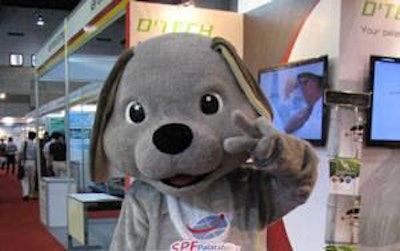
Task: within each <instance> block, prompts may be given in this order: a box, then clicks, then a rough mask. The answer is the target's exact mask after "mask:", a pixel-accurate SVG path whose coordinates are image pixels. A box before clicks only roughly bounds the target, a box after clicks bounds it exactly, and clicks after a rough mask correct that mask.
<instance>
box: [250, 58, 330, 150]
mask: <svg viewBox="0 0 400 251" xmlns="http://www.w3.org/2000/svg"><path fill="white" fill-rule="evenodd" d="M258 78H259V79H258V80H259V83H260V87H261V89H262V92H263V93H264V95H265V96H266V97H267V98H268V100H269V102H270V104H271V107H272V110H273V112H274V120H273V124H274V126H275V127H276V128H277V129H278V130H280V131H282V132H285V133H288V134H292V135H294V136H296V137H298V138H302V139H305V140H308V141H310V142H311V143H312V144H314V145H318V146H322V145H325V142H326V135H327V119H328V118H327V109H325V107H324V102H323V98H324V95H323V94H324V89H325V88H327V86H328V81H327V80H328V56H321V57H318V58H311V59H306V60H302V61H297V62H291V63H288V64H284V65H280V66H277V67H270V68H266V69H263V70H261V71H259V74H258Z"/></svg>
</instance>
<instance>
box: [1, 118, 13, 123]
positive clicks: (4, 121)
mask: <svg viewBox="0 0 400 251" xmlns="http://www.w3.org/2000/svg"><path fill="white" fill-rule="evenodd" d="M1 122H3V123H4V124H5V125H13V124H14V122H15V119H14V118H13V117H4V118H2V119H1Z"/></svg>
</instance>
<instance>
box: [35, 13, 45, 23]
mask: <svg viewBox="0 0 400 251" xmlns="http://www.w3.org/2000/svg"><path fill="white" fill-rule="evenodd" d="M44 24H45V22H44V19H43V17H42V15H40V14H39V15H38V18H37V20H36V25H39V26H43V25H44Z"/></svg>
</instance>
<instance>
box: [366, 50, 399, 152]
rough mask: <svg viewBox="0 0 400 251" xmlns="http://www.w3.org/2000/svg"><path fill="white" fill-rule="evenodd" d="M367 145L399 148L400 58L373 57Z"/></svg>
mask: <svg viewBox="0 0 400 251" xmlns="http://www.w3.org/2000/svg"><path fill="white" fill-rule="evenodd" d="M370 88H371V89H370V90H371V91H372V102H371V108H370V112H369V117H368V119H367V131H366V144H367V145H370V146H388V147H400V58H394V57H383V56H371V58H370Z"/></svg>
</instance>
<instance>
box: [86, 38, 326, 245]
mask: <svg viewBox="0 0 400 251" xmlns="http://www.w3.org/2000/svg"><path fill="white" fill-rule="evenodd" d="M271 119H272V114H271V109H270V107H269V104H268V101H267V100H266V99H265V97H264V96H263V95H262V93H261V91H260V89H259V87H258V86H257V84H256V83H255V81H254V79H253V78H252V76H251V75H250V73H249V71H248V70H247V68H246V67H245V66H244V64H243V62H242V61H241V59H240V58H239V57H238V55H237V53H236V52H235V49H234V48H233V47H232V46H231V45H230V44H229V43H228V42H227V41H225V40H223V39H221V38H214V39H211V38H207V37H203V36H199V35H193V34H187V33H178V34H168V35H163V36H160V37H156V38H153V39H150V40H148V41H146V42H143V43H140V44H138V46H136V47H135V48H134V49H130V50H128V51H126V52H124V53H123V54H122V56H121V57H120V58H119V60H118V62H117V63H116V65H115V66H114V68H113V70H112V72H111V73H110V75H109V77H108V79H107V81H106V83H105V86H104V88H103V90H102V92H101V94H100V98H99V102H98V109H97V114H96V118H95V125H94V129H93V135H92V149H91V151H92V154H91V157H92V160H91V163H92V175H93V178H94V180H97V181H100V180H105V179H107V176H108V172H107V166H108V165H112V166H114V167H117V168H119V169H120V170H122V171H124V172H126V173H127V174H129V175H130V176H133V177H135V181H134V182H133V184H132V185H131V187H130V188H129V190H128V191H127V193H126V196H125V199H124V202H123V206H122V211H121V215H120V218H119V221H118V225H117V227H116V230H115V233H114V237H113V240H112V243H111V247H110V249H111V250H134V251H142V250H176V251H178V250H192V251H195V250H246V251H248V250H265V247H266V238H265V229H266V227H267V225H268V224H270V223H272V222H274V221H276V220H277V219H280V218H281V217H282V216H284V215H285V214H287V213H288V212H289V211H291V210H293V209H294V208H295V207H296V206H298V205H300V204H302V203H304V202H305V201H306V200H307V198H308V196H309V194H310V193H311V190H312V188H313V185H314V183H315V180H316V175H317V171H316V166H317V163H318V160H317V157H316V154H315V153H314V151H313V149H312V147H311V146H310V145H309V144H308V143H307V142H304V141H302V140H299V139H296V138H294V137H292V136H289V135H286V134H282V133H279V132H278V131H276V129H274V128H273V127H272V125H271ZM248 160H252V162H249V161H248Z"/></svg>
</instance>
